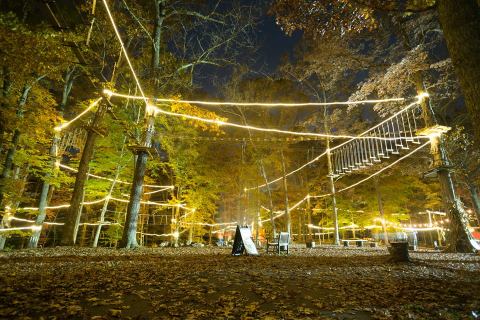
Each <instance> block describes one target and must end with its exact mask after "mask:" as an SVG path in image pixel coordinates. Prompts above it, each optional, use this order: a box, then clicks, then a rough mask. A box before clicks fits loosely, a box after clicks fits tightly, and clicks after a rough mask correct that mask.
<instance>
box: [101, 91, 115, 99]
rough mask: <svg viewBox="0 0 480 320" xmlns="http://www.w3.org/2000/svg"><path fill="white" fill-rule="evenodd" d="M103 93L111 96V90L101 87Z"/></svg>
mask: <svg viewBox="0 0 480 320" xmlns="http://www.w3.org/2000/svg"><path fill="white" fill-rule="evenodd" d="M103 93H104V94H106V95H107V96H108V97H109V98H110V97H111V96H113V91H112V90H108V89H103Z"/></svg>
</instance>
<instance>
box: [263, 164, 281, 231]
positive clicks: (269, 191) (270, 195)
mask: <svg viewBox="0 0 480 320" xmlns="http://www.w3.org/2000/svg"><path fill="white" fill-rule="evenodd" d="M260 170H261V171H262V176H263V179H264V180H265V183H266V184H267V186H266V187H267V191H268V199H269V205H270V207H269V208H268V209H269V210H270V223H271V224H272V232H273V237H274V238H276V237H277V228H276V227H275V219H274V218H273V215H274V213H273V198H272V190H270V185H269V184H268V178H267V172H266V171H265V166H264V165H263V161H262V160H260Z"/></svg>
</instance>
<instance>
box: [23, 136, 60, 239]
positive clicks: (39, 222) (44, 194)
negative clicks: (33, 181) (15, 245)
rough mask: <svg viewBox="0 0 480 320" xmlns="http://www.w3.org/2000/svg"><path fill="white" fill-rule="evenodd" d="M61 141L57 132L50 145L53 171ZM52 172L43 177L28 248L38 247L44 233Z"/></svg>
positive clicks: (55, 168)
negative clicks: (34, 227)
mask: <svg viewBox="0 0 480 320" xmlns="http://www.w3.org/2000/svg"><path fill="white" fill-rule="evenodd" d="M59 141H60V136H59V135H58V133H56V134H55V136H54V137H53V140H52V146H51V147H50V168H51V170H52V171H53V172H55V170H57V167H56V161H57V148H58V146H57V145H58V142H59ZM51 176H52V173H50V172H49V171H47V173H45V177H44V178H43V183H42V189H41V191H40V198H39V200H38V215H37V218H36V219H35V226H36V229H35V230H33V231H32V235H31V236H30V239H29V241H28V245H27V246H28V248H36V247H37V245H38V240H39V239H40V234H41V233H42V228H43V222H44V221H45V217H46V215H47V210H46V207H47V205H48V191H49V190H50V178H51Z"/></svg>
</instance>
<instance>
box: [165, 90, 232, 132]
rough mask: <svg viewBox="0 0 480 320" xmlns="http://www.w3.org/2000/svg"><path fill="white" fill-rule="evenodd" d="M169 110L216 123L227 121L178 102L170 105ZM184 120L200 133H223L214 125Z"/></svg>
mask: <svg viewBox="0 0 480 320" xmlns="http://www.w3.org/2000/svg"><path fill="white" fill-rule="evenodd" d="M176 98H180V97H176ZM170 108H171V110H172V112H175V113H181V114H186V115H190V116H194V117H199V118H203V119H209V120H218V121H226V120H227V119H226V118H222V117H219V116H218V115H217V114H216V113H214V112H212V111H208V110H205V109H201V108H199V107H197V106H195V105H192V104H189V103H180V102H177V103H172V104H171V105H170ZM184 120H185V121H187V122H188V123H189V124H190V125H191V126H193V127H194V128H197V129H200V130H202V131H210V132H214V133H217V134H219V133H222V132H223V131H221V130H220V128H219V126H218V125H215V124H207V123H205V122H201V121H196V120H192V119H187V118H184Z"/></svg>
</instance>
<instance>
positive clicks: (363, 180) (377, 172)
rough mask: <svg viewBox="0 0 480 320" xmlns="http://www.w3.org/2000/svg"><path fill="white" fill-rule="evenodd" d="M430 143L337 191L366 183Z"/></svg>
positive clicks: (319, 196)
mask: <svg viewBox="0 0 480 320" xmlns="http://www.w3.org/2000/svg"><path fill="white" fill-rule="evenodd" d="M429 144H430V141H427V142H426V143H424V144H422V145H421V146H419V147H418V148H416V149H414V150H413V151H411V152H410V153H407V154H406V155H404V156H403V157H400V158H398V159H397V160H395V161H394V162H392V163H390V164H389V165H387V166H385V167H383V168H382V169H380V170H378V171H376V172H374V173H372V174H371V175H369V176H368V177H366V178H365V179H362V180H360V181H358V182H356V183H354V184H352V185H349V186H348V187H345V188H342V189H339V190H337V191H336V193H340V192H343V191H346V190H348V189H351V188H354V187H356V186H358V185H359V184H361V183H364V182H365V181H368V180H370V179H371V178H373V177H375V176H377V175H379V174H380V173H382V172H383V171H385V170H387V169H389V168H391V167H392V166H394V165H395V164H397V163H399V162H400V161H402V160H404V159H406V158H408V157H411V156H412V155H413V154H415V153H416V152H418V151H419V150H420V149H422V148H424V147H426V146H427V145H429ZM331 195H332V194H331V193H327V194H322V195H318V196H310V198H324V197H327V196H331Z"/></svg>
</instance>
